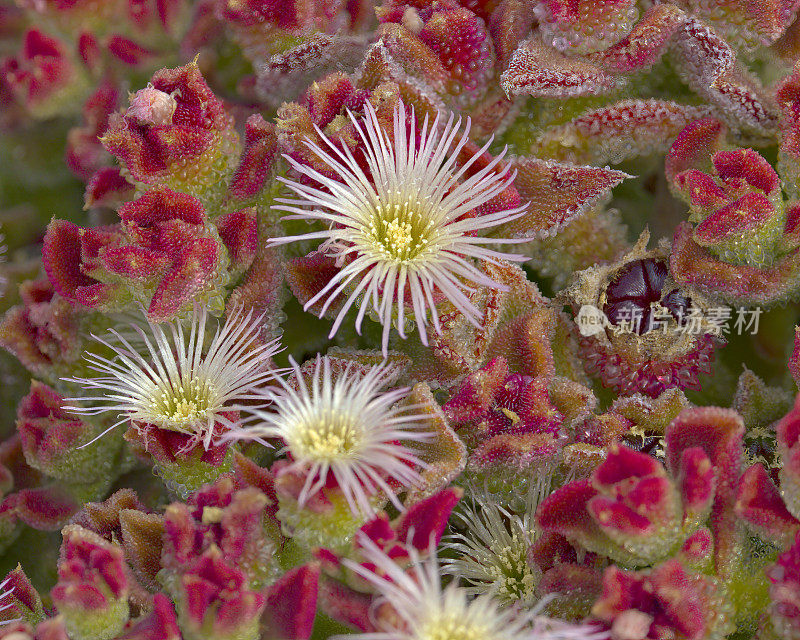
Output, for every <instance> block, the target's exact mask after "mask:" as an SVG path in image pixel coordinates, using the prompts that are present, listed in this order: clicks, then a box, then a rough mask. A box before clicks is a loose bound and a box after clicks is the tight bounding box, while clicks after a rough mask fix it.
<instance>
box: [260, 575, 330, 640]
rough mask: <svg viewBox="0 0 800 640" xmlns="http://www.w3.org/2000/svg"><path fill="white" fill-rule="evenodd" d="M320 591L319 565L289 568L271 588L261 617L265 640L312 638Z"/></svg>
mask: <svg viewBox="0 0 800 640" xmlns="http://www.w3.org/2000/svg"><path fill="white" fill-rule="evenodd" d="M318 591H319V567H318V566H316V565H313V564H310V565H309V564H307V565H303V566H301V567H295V568H294V569H291V570H289V571H287V572H286V573H285V574H284V575H283V576H282V577H281V578H280V579H279V580H278V581H277V582H276V583H275V584H273V585H272V586H270V587H269V589H268V590H267V604H266V607H265V609H264V614H263V616H262V619H261V624H262V629H265V632H263V633H262V634H261V637H262V638H264V639H265V640H270V639H274V640H308V638H310V637H311V631H312V629H313V627H314V616H315V615H316V612H317V593H318Z"/></svg>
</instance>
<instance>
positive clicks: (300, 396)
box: [227, 356, 428, 515]
mask: <svg viewBox="0 0 800 640" xmlns="http://www.w3.org/2000/svg"><path fill="white" fill-rule="evenodd" d="M291 362H292V366H293V368H294V379H293V380H292V382H287V381H286V380H284V379H282V378H279V379H278V382H279V385H280V386H273V387H268V388H266V389H265V390H264V391H263V399H264V401H265V402H268V403H271V404H272V407H273V408H272V410H271V411H261V410H256V411H255V412H254V414H255V415H256V416H257V417H258V418H259V419H260V420H261V422H260V423H259V424H254V425H251V426H246V427H244V428H240V429H235V430H232V431H231V432H230V433H229V435H228V436H227V437H230V438H236V439H255V440H259V441H261V442H264V439H265V438H279V439H280V440H281V441H282V442H283V444H284V446H283V447H282V448H281V449H280V450H279V452H278V453H279V455H281V454H283V453H286V454H288V455H289V456H290V457H291V460H292V461H293V462H292V464H291V467H290V468H291V469H292V470H296V471H300V472H301V473H302V474H303V475H304V476H305V480H304V483H303V487H302V489H301V490H300V493H299V495H298V497H297V501H298V503H299V504H300V505H301V506H302V505H303V504H304V503H305V502H306V501H307V500H309V498H311V497H312V496H314V495H315V494H316V493H317V492H319V491H320V490H321V489H322V488H323V487H325V486H326V485H327V484H328V483H330V482H331V481H333V482H335V484H336V485H338V487H339V489H340V490H341V491H342V494H343V495H344V498H345V499H346V500H347V504H348V505H349V507H350V509H351V511H352V512H353V513H359V514H366V515H370V514H372V513H374V509H375V507H374V505H373V504H372V501H371V496H373V495H374V494H376V493H378V492H381V491H382V492H383V493H385V494H386V496H387V497H388V498H389V499H390V500H391V501H392V502H393V503H394V504H395V505H396V506H397V507H398V508H402V505H401V504H400V502H399V500H398V499H397V497H396V496H395V490H396V489H395V488H393V486H392V484H394V483H399V485H400V487H411V486H414V485H418V484H419V483H420V475H419V471H418V470H417V468H418V467H419V466H421V465H422V462H421V461H420V460H419V459H418V458H417V455H416V454H415V453H414V452H413V451H412V450H411V448H410V447H409V446H408V445H409V444H413V443H418V442H420V441H422V440H425V439H427V438H428V434H427V432H425V431H424V430H422V429H421V428H420V427H421V421H422V419H423V418H424V416H423V415H418V414H416V413H415V407H414V406H413V405H412V406H408V405H404V406H399V405H397V404H396V403H398V401H400V400H402V399H403V398H404V397H405V396H406V395H407V393H408V389H405V388H399V389H392V390H390V391H382V388H383V387H384V386H385V385H386V384H387V383H388V382H389V381H390V380H391V379H392V378H393V377H394V375H395V368H394V367H392V366H391V365H385V364H379V365H375V366H373V367H371V368H369V370H367V371H366V372H364V373H361V372H359V371H358V370H356V369H355V368H354V367H352V366H350V365H348V366H347V367H345V368H344V370H343V371H341V370H340V371H337V372H336V373H334V371H333V367H332V364H331V360H330V358H328V357H325V358H323V357H320V356H317V359H316V361H315V362H314V363H313V372H312V373H311V380H310V383H309V381H307V380H306V378H305V377H304V374H303V371H302V370H301V369H300V367H299V366H298V365H297V363H296V362H294V360H292V361H291Z"/></svg>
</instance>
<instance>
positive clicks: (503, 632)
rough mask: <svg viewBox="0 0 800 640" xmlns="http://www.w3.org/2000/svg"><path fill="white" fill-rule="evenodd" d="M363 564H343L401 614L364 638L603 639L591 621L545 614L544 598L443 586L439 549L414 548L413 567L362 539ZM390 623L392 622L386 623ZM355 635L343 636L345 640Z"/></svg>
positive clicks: (340, 637) (602, 635)
mask: <svg viewBox="0 0 800 640" xmlns="http://www.w3.org/2000/svg"><path fill="white" fill-rule="evenodd" d="M360 542H361V552H362V554H363V556H364V560H366V561H367V562H369V563H371V564H372V565H374V567H375V568H376V571H375V572H373V571H370V570H369V569H367V568H366V567H365V566H364V565H361V564H359V563H356V562H353V561H352V560H344V564H345V565H346V566H347V567H348V568H349V569H351V570H352V571H354V572H355V573H357V574H358V575H360V576H361V577H362V578H364V579H365V580H367V581H368V582H369V583H371V584H372V586H373V587H375V589H376V590H377V591H378V593H379V594H380V595H381V596H382V599H383V600H384V601H385V602H387V603H388V604H389V605H391V607H392V608H393V609H394V610H395V612H396V613H397V626H392V627H390V628H384V629H382V630H381V631H379V632H377V633H364V634H357V636H356V637H358V638H361V640H487V639H489V638H490V639H491V640H601V639H603V638H607V637H608V634H607V633H605V632H598V631H597V629H596V628H592V627H590V626H588V625H580V624H577V625H576V624H569V623H565V622H560V621H557V620H552V619H549V618H546V617H544V616H542V615H541V609H542V607H543V606H544V604H545V602H544V601H540V602H539V603H538V604H537V606H535V607H532V608H529V609H522V608H519V607H503V606H502V604H501V603H499V602H498V601H497V600H495V599H494V598H493V597H492V596H491V595H482V596H478V597H477V598H471V597H470V595H469V593H468V592H467V591H466V590H465V589H463V588H461V587H459V586H458V584H457V582H456V581H453V582H451V583H450V584H448V585H447V586H446V587H442V576H441V571H440V568H439V561H438V559H437V556H436V551H435V548H434V547H433V544H431V549H430V554H429V556H428V557H427V558H425V559H421V558H420V556H419V554H418V553H417V552H416V551H415V550H414V549H413V548H411V549H410V550H409V553H410V555H411V566H410V568H409V569H408V570H404V569H402V568H401V567H400V566H399V565H398V564H397V563H396V562H395V561H394V560H393V559H392V558H390V557H389V556H388V555H386V554H385V553H384V552H383V551H382V550H381V549H380V548H379V547H378V546H377V545H376V544H375V543H374V542H373V541H372V540H370V539H369V538H368V537H366V536H361V537H360ZM387 624H388V623H387ZM347 637H352V636H339V639H342V640H343V639H344V638H347Z"/></svg>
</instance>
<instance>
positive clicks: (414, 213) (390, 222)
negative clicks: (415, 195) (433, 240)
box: [367, 193, 433, 263]
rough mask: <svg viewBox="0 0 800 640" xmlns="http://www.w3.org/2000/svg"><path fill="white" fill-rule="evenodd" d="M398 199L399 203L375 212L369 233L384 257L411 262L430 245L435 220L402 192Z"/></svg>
mask: <svg viewBox="0 0 800 640" xmlns="http://www.w3.org/2000/svg"><path fill="white" fill-rule="evenodd" d="M396 196H397V201H396V202H394V203H387V204H382V205H380V206H378V207H377V208H376V209H375V213H374V216H373V218H372V221H371V222H370V225H369V229H368V231H367V233H368V235H369V237H370V241H371V242H372V243H373V244H374V245H376V246H377V247H379V251H380V252H381V253H383V254H384V255H385V257H387V258H388V259H390V260H393V261H395V262H399V263H408V262H411V261H412V260H414V258H416V257H417V256H419V254H420V253H422V251H423V250H424V249H425V247H427V246H428V243H429V235H430V230H431V227H433V221H432V220H430V219H428V216H427V215H426V209H425V207H423V206H422V203H420V202H419V201H418V200H414V201H408V200H405V199H403V198H402V194H400V193H397V194H396Z"/></svg>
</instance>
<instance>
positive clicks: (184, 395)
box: [150, 379, 215, 431]
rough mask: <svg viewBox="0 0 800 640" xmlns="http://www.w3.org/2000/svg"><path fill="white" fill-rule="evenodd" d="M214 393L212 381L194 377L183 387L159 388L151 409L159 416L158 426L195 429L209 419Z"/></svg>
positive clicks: (176, 429)
mask: <svg viewBox="0 0 800 640" xmlns="http://www.w3.org/2000/svg"><path fill="white" fill-rule="evenodd" d="M214 393H215V389H214V386H213V385H212V384H211V383H210V382H207V381H202V382H201V381H200V380H197V379H192V380H191V381H190V382H189V384H188V385H185V386H182V387H177V388H168V389H164V388H159V389H158V390H157V391H156V393H155V394H154V396H153V398H152V400H151V401H150V409H151V411H152V413H153V414H154V415H155V416H157V418H158V419H157V422H158V426H160V427H162V428H164V429H172V430H174V431H194V425H196V424H197V423H198V422H200V421H203V420H205V419H207V417H208V412H209V410H210V409H211V398H212V397H213V396H214Z"/></svg>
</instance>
